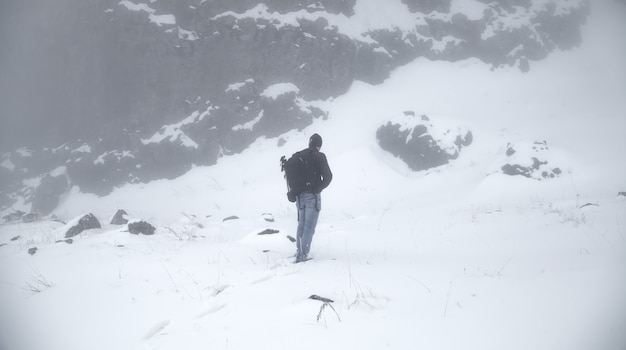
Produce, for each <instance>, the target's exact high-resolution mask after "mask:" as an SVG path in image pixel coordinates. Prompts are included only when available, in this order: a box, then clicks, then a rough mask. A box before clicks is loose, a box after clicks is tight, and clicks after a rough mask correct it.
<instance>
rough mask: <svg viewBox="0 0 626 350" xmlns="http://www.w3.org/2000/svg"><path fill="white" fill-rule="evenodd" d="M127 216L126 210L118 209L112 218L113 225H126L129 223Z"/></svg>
mask: <svg viewBox="0 0 626 350" xmlns="http://www.w3.org/2000/svg"><path fill="white" fill-rule="evenodd" d="M126 215H128V213H127V212H126V210H123V209H118V210H117V211H116V212H115V215H113V217H112V218H111V225H126V224H127V223H128V219H127V218H126Z"/></svg>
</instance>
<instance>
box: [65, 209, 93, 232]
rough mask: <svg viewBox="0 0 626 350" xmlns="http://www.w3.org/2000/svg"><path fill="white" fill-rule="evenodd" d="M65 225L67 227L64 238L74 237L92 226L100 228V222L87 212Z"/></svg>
mask: <svg viewBox="0 0 626 350" xmlns="http://www.w3.org/2000/svg"><path fill="white" fill-rule="evenodd" d="M66 227H69V228H68V229H67V231H66V232H65V238H70V237H74V236H76V235H78V234H80V233H82V232H83V231H85V230H90V229H94V228H101V227H102V226H101V225H100V222H99V221H98V219H96V217H95V216H94V215H93V214H91V213H89V214H86V215H83V216H80V217H78V218H75V219H74V220H72V221H70V222H69V223H68V224H67V225H66Z"/></svg>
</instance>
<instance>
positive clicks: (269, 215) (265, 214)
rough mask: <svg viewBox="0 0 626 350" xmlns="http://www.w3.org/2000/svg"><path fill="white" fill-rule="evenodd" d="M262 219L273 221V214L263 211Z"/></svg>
mask: <svg viewBox="0 0 626 350" xmlns="http://www.w3.org/2000/svg"><path fill="white" fill-rule="evenodd" d="M262 216H263V220H265V221H266V222H274V215H272V214H270V213H263V215H262Z"/></svg>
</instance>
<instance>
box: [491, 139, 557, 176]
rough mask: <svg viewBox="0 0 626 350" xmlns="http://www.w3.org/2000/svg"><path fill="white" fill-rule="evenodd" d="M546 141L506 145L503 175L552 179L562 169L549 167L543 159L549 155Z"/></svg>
mask: <svg viewBox="0 0 626 350" xmlns="http://www.w3.org/2000/svg"><path fill="white" fill-rule="evenodd" d="M549 152H550V151H549V147H548V145H547V142H546V141H542V142H533V143H525V142H522V143H519V144H516V145H512V144H509V145H507V150H506V156H507V158H506V163H505V164H504V165H502V167H501V170H502V173H503V174H505V175H510V176H516V175H521V176H524V177H527V178H532V179H535V180H544V179H552V178H556V177H559V176H560V175H561V174H562V171H561V169H560V168H558V167H554V168H553V167H551V166H550V165H549V164H548V161H547V160H542V159H545V157H547V156H548V155H549Z"/></svg>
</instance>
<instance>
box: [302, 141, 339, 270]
mask: <svg viewBox="0 0 626 350" xmlns="http://www.w3.org/2000/svg"><path fill="white" fill-rule="evenodd" d="M321 148H322V137H321V136H320V135H318V134H313V136H311V138H309V148H308V149H306V150H304V151H305V152H308V159H309V162H310V170H311V171H312V179H311V181H310V182H309V183H308V184H307V188H306V189H305V190H304V191H303V192H302V193H300V194H299V195H298V196H297V197H296V205H297V207H298V233H297V238H296V246H297V251H296V263H299V262H303V261H306V260H308V258H307V256H308V255H309V251H310V249H311V241H312V240H313V234H314V233H315V226H316V225H317V218H318V217H319V214H320V210H321V209H322V198H321V195H320V193H321V192H322V190H324V189H325V188H326V187H328V185H329V184H330V182H331V181H332V179H333V174H332V173H331V171H330V167H329V166H328V161H327V160H326V155H325V154H324V153H322V152H320V149H321Z"/></svg>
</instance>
